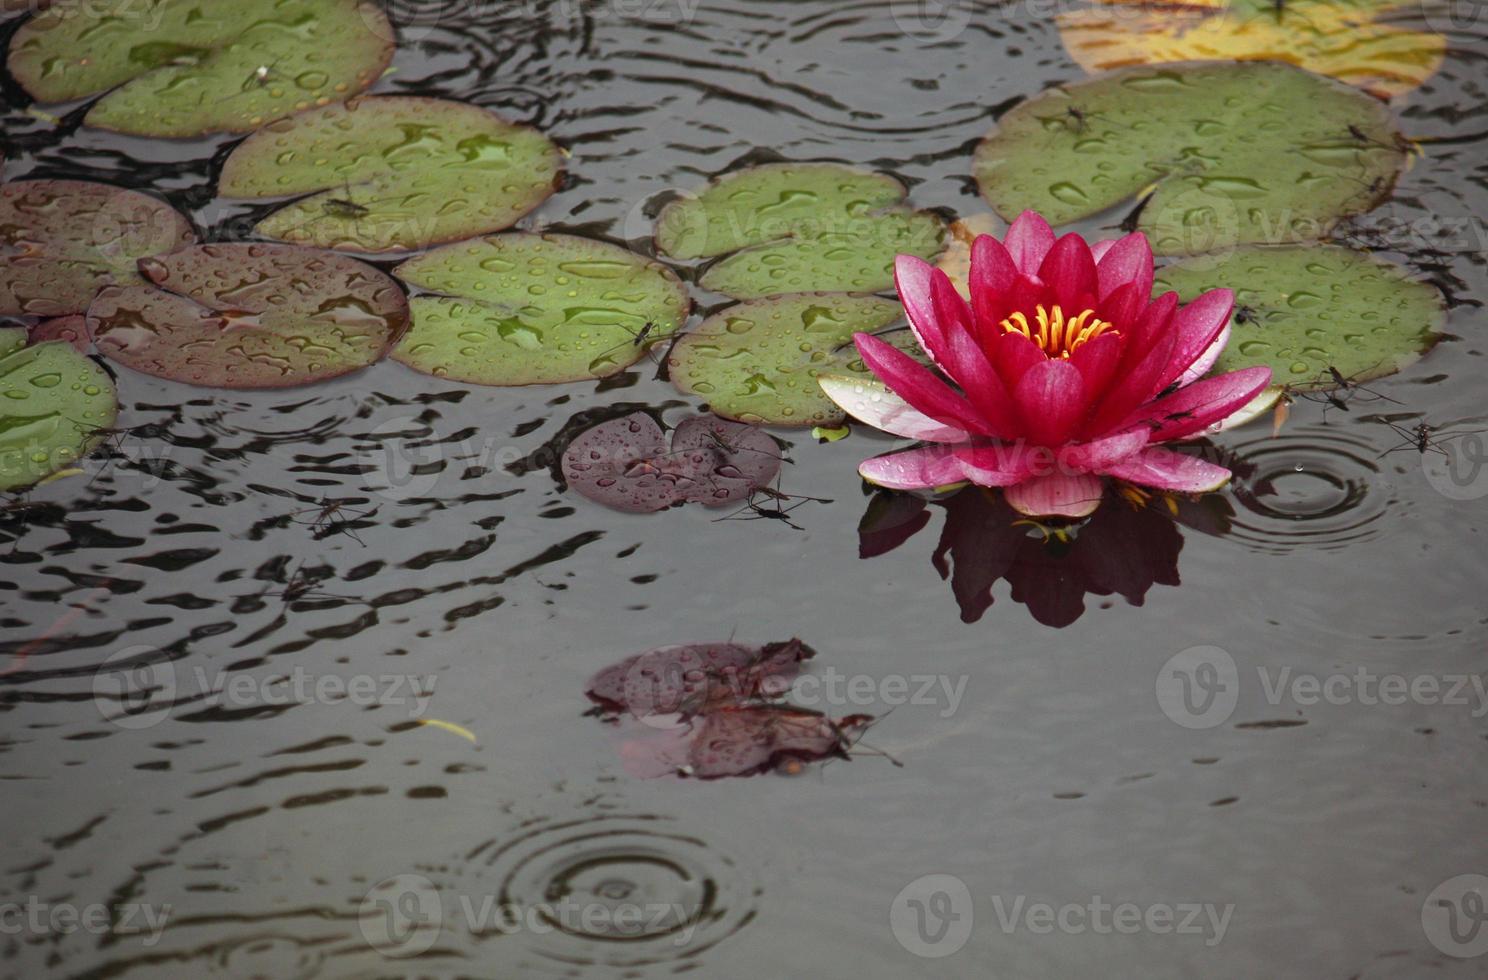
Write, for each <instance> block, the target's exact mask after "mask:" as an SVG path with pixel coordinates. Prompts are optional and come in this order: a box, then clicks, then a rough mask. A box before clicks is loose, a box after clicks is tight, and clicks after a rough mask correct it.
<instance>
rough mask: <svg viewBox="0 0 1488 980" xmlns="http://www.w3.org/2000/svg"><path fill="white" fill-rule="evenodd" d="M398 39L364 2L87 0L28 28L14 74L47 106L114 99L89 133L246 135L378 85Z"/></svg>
mask: <svg viewBox="0 0 1488 980" xmlns="http://www.w3.org/2000/svg"><path fill="white" fill-rule="evenodd" d="M392 36H393V34H392V28H391V27H390V26H389V24H388V21H387V18H386V17H385V16H384V15H383V13H382V11H381V10H380V9H379V8H378V5H377V4H375V3H370V2H366V0H226V2H218V3H206V4H204V3H201V2H200V0H149V2H141V0H90V2H88V3H62V4H56V5H54V6H52V7H51V8H50V9H48V10H45V11H43V12H41V13H39V14H37V15H36V16H35V17H32V18H31V19H30V20H28V21H26V22H25V23H24V24H22V25H21V27H20V29H19V30H18V31H16V33H15V36H14V37H13V38H12V39H11V43H10V51H9V67H10V71H11V74H12V75H14V76H15V78H16V80H17V81H19V82H20V83H21V85H22V87H24V88H25V89H26V91H27V92H29V93H30V94H31V95H32V97H34V98H35V99H37V100H38V101H40V102H71V101H74V100H76V99H83V98H89V97H91V96H95V95H99V94H102V93H107V94H106V95H104V96H103V98H102V99H100V100H99V101H98V103H97V104H96V105H94V106H93V108H92V109H91V110H90V111H89V112H88V116H87V123H88V125H90V126H98V127H101V128H103V129H111V130H115V131H118V132H123V133H133V134H136V135H140V136H166V137H188V136H200V135H203V134H205V133H245V132H250V131H252V130H254V129H257V128H258V127H260V126H262V125H264V124H265V123H267V122H270V121H272V120H274V119H278V118H280V117H283V116H287V115H290V114H292V113H295V112H301V111H303V110H306V109H311V108H313V107H315V106H323V105H326V104H327V103H329V102H333V101H335V102H339V101H340V100H342V99H345V98H347V97H348V96H352V95H356V94H357V93H358V92H361V91H363V90H364V89H367V88H369V87H370V86H371V85H372V83H373V82H375V81H377V79H378V78H380V77H381V76H382V73H383V70H384V69H386V68H387V66H388V64H389V63H390V62H391V60H392V56H393V43H392V40H391V38H392Z"/></svg>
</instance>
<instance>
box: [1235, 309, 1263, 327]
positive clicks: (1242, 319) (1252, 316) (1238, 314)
mask: <svg viewBox="0 0 1488 980" xmlns="http://www.w3.org/2000/svg"><path fill="white" fill-rule="evenodd" d="M1258 321H1259V318H1258V317H1257V316H1256V310H1255V307H1253V306H1246V305H1245V304H1244V303H1242V304H1240V305H1239V306H1237V307H1235V322H1236V323H1238V324H1240V325H1241V326H1245V325H1246V324H1250V323H1256V322H1258Z"/></svg>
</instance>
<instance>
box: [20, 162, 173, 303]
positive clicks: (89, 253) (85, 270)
mask: <svg viewBox="0 0 1488 980" xmlns="http://www.w3.org/2000/svg"><path fill="white" fill-rule="evenodd" d="M195 239H196V236H195V234H194V233H193V232H192V230H191V223H190V222H189V221H187V220H186V219H185V218H184V217H182V216H181V215H180V214H178V213H177V212H176V211H175V210H174V209H173V208H172V207H171V206H170V205H168V204H166V203H164V202H163V201H159V200H156V199H155V198H153V197H150V196H149V195H147V194H141V193H139V192H138V191H131V190H125V189H124V188H122V187H114V186H112V185H110V184H95V183H92V182H90V181H82V180H21V181H16V182H14V183H9V184H0V315H3V316H43V317H51V316H65V315H67V314H69V313H81V312H83V311H84V310H86V309H87V308H88V304H89V303H90V302H92V300H93V297H94V296H95V295H97V293H98V291H99V290H100V289H102V288H103V287H104V286H106V285H108V284H109V283H114V282H141V281H142V280H141V279H140V277H139V273H138V271H137V270H136V268H135V265H136V263H137V262H138V260H139V259H141V258H145V257H147V256H151V255H159V254H161V253H163V252H170V251H173V250H175V249H177V248H180V247H181V246H182V245H186V244H189V243H190V242H192V241H195Z"/></svg>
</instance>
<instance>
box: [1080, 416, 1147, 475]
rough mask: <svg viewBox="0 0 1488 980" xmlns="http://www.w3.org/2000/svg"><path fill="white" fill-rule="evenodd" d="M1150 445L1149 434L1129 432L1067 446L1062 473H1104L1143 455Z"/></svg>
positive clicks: (1135, 429)
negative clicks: (1140, 454)
mask: <svg viewBox="0 0 1488 980" xmlns="http://www.w3.org/2000/svg"><path fill="white" fill-rule="evenodd" d="M1146 445H1147V430H1146V429H1144V428H1140V427H1139V428H1134V429H1128V430H1127V431H1125V432H1118V433H1117V434H1116V435H1114V436H1106V437H1105V438H1104V439H1095V440H1093V441H1091V442H1082V443H1079V444H1078V445H1072V446H1065V447H1064V448H1063V449H1061V450H1060V451H1059V470H1060V472H1061V473H1066V474H1075V473H1103V472H1105V469H1106V467H1108V466H1114V465H1116V464H1117V463H1119V462H1121V461H1122V460H1124V459H1129V458H1130V457H1132V456H1135V455H1136V454H1137V453H1139V452H1141V451H1142V449H1143V447H1145V446H1146Z"/></svg>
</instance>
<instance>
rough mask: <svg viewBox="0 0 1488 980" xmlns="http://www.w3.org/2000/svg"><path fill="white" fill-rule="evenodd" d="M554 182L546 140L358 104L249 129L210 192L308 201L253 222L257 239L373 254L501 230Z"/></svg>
mask: <svg viewBox="0 0 1488 980" xmlns="http://www.w3.org/2000/svg"><path fill="white" fill-rule="evenodd" d="M562 172H563V164H562V156H561V154H560V153H559V150H558V147H556V146H555V145H554V144H553V143H552V142H551V141H550V140H549V139H548V138H547V137H546V136H543V135H542V134H541V133H539V132H538V131H537V130H535V129H532V128H530V127H528V126H520V125H517V124H515V123H511V122H507V121H506V120H505V119H502V118H501V117H500V116H498V115H496V114H495V113H494V112H490V111H489V110H486V109H482V108H480V107H479V106H473V105H467V104H465V103H463V102H453V101H450V100H448V99H428V98H418V97H412V96H363V97H360V98H356V99H352V100H350V101H349V102H346V103H345V104H340V103H338V104H335V105H329V106H324V107H322V108H319V109H312V110H310V111H309V112H303V113H300V114H299V115H297V116H291V117H290V118H288V119H281V120H279V121H278V122H274V123H271V124H269V125H268V126H265V127H264V128H263V129H260V130H259V131H258V132H256V133H254V134H253V135H252V136H250V137H248V138H247V139H246V140H244V141H243V142H242V143H240V144H239V145H238V146H237V147H236V148H235V149H234V150H233V152H232V154H231V155H230V156H229V157H228V158H227V162H226V163H225V164H223V168H222V178H221V186H220V189H221V193H222V195H223V196H224V197H231V198H241V199H247V200H266V199H271V198H283V197H290V196H295V195H309V196H307V197H302V198H301V199H299V200H297V201H295V202H294V203H292V204H290V205H288V206H286V207H284V208H282V209H280V210H278V211H276V212H274V213H273V214H271V215H269V216H268V217H267V218H265V219H264V220H263V221H261V222H259V224H258V228H257V230H258V232H259V234H261V235H263V236H264V237H266V238H276V239H279V240H281V241H286V242H293V243H297V244H303V245H316V246H320V247H322V248H333V249H339V250H342V251H348V252H358V253H367V254H381V253H387V252H406V251H413V250H415V249H419V248H423V247H424V246H426V245H433V244H438V243H440V242H450V241H456V240H460V239H465V238H471V237H474V236H476V235H481V234H486V233H489V232H493V231H501V230H502V229H505V228H509V227H511V226H512V225H513V224H515V223H516V222H517V220H518V219H519V218H521V217H522V216H523V215H525V214H526V213H527V212H529V211H531V210H532V209H533V208H535V207H537V206H538V205H539V204H541V203H542V202H543V201H545V200H547V198H548V196H549V195H550V194H552V193H553V189H554V187H555V186H556V184H557V181H558V179H559V177H560V176H561V174H562Z"/></svg>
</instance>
